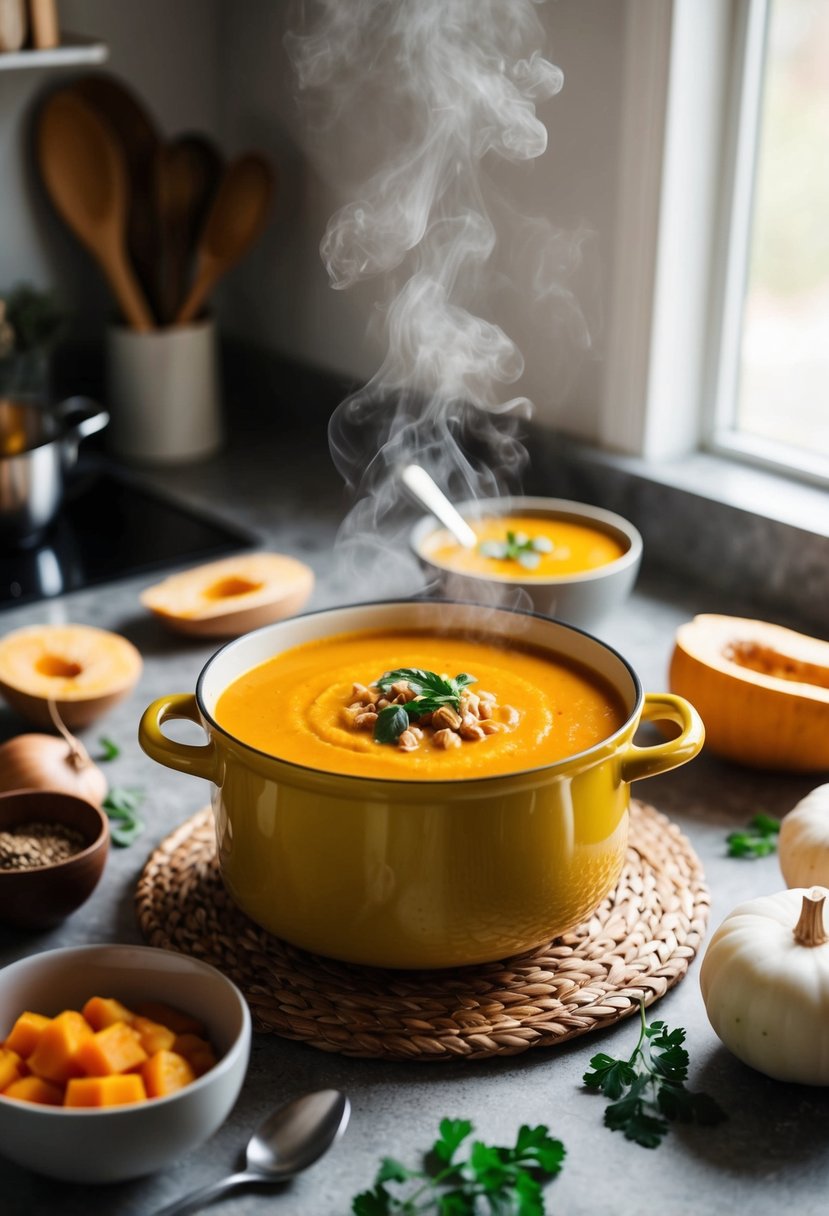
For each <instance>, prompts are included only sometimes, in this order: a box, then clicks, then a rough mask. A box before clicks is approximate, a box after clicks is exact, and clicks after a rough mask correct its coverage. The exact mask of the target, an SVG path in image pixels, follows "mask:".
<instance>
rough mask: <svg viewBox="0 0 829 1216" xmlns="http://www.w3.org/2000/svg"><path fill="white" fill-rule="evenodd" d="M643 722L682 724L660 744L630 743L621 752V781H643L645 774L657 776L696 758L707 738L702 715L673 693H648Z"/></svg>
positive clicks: (643, 710) (646, 775)
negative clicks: (675, 734)
mask: <svg viewBox="0 0 829 1216" xmlns="http://www.w3.org/2000/svg"><path fill="white" fill-rule="evenodd" d="M640 721H641V722H675V723H676V725H677V726H679V727H681V728H682V729H681V731H680V733H679V734H678V735H677V737H676V738H675V739H669V740H668V742H667V743H657V744H654V746H653V747H637V745H636V744H635V743H629V744H628V745H627V749H626V751H625V752H624V753H623V754H622V780H623V781H640V780H641V779H642V778H643V777H655V776H656V775H657V774H658V773H667V772H668V770H669V769H672V768H678V767H679V765H680V764H685V763H686V762H687V761H688V760H693V758H694V756H696V754H697V752H699V751H700V749H701V748H702V745H703V742H704V740H705V727H704V726H703V724H702V718H701V717H700V716H699V714H698V713H697V711H696V710H695V709H694V707H693V705H691V704H690V703H689V702H688V701H686V700H685V698H684V697H677V696H674V694H673V693H669V692H660V693H650V692H649V693H646V694H645V704H644V705H643V706H642V716H641V718H640Z"/></svg>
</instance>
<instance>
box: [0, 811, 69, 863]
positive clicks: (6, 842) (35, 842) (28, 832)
mask: <svg viewBox="0 0 829 1216" xmlns="http://www.w3.org/2000/svg"><path fill="white" fill-rule="evenodd" d="M87 843H88V842H87V841H86V840H85V839H84V837H83V836H82V835H81V833H80V832H77V831H75V829H74V828H69V827H66V826H65V825H64V824H62V823H37V822H35V823H22V824H20V825H19V827H13V828H6V829H5V830H3V831H0V870H35V869H38V868H39V867H40V866H53V865H56V864H57V863H58V862H61V861H66V860H67V859H68V858H69V857H74V856H75V854H76V853H80V852H82V851H83V850H84V849H85V848H86V847H87Z"/></svg>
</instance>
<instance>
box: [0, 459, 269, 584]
mask: <svg viewBox="0 0 829 1216" xmlns="http://www.w3.org/2000/svg"><path fill="white" fill-rule="evenodd" d="M255 544H257V538H256V537H255V536H253V535H251V534H250V533H247V532H244V531H243V530H242V529H240V528H237V527H235V526H234V525H232V524H228V523H225V522H224V521H223V520H221V519H217V518H216V517H212V516H209V515H207V514H204V513H201V512H197V511H195V510H193V509H192V508H190V507H188V506H184V505H182V504H181V503H177V502H175V501H174V500H172V499H170V498H166V497H165V496H164V495H162V494H160V493H158V492H157V491H156V490H153V489H150V488H148V487H146V486H142V485H141V483H140V480H139V479H137V478H133V476H132V475H128V474H124V473H122V472H121V471H120V470H115V469H112V468H107V467H92V468H90V469H87V470H86V471H83V472H79V473H78V474H77V475H76V476H75V477H73V479H72V481H71V483H70V485H69V487H68V490H67V495H66V498H65V500H64V503H63V507H62V510H61V513H60V515H59V517H58V519H57V521H56V522H55V523H54V525H53V526H52V528H51V529H50V530H49V532H48V533H47V534H46V535H45V536H44V537H43V538H42V540H41V541H40V543H39V544H37V545H35V546H33V547H31V548H27V549H17V550H6V551H2V550H0V605H9V604H21V603H25V602H33V601H36V600H42V599H48V598H51V597H52V596H56V595H63V594H64V593H65V592H68V591H78V590H80V589H81V588H84V587H92V586H96V585H98V584H101V583H107V582H111V581H113V580H114V579H118V578H126V577H128V576H130V575H133V574H140V573H143V572H149V571H153V570H161V569H163V568H164V567H166V566H171V565H176V564H182V563H184V562H190V561H192V562H193V563H196V562H199V561H202V560H206V559H208V558H211V557H219V556H221V555H222V554H224V553H230V552H233V551H234V550H237V549H246V548H250V547H251V546H253V545H255Z"/></svg>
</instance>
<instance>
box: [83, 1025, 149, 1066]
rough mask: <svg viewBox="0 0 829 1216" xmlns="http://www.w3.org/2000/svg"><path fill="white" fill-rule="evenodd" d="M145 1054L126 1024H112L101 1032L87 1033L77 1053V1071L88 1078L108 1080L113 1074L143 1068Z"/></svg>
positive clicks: (137, 1039) (134, 1034) (137, 1037)
mask: <svg viewBox="0 0 829 1216" xmlns="http://www.w3.org/2000/svg"><path fill="white" fill-rule="evenodd" d="M146 1059H147V1052H146V1051H145V1050H144V1048H143V1047H142V1046H141V1038H140V1036H139V1034H138V1032H137V1031H136V1030H133V1028H132V1026H128V1025H127V1024H126V1022H113V1023H112V1025H111V1026H105V1027H104V1029H103V1030H96V1031H95V1033H94V1034H93V1033H92V1032H91V1031H90V1034H89V1038H88V1039H86V1040H85V1041H84V1042H83V1043H82V1044H81V1046H80V1048H79V1050H78V1063H79V1065H80V1068H81V1071H83V1072H85V1073H86V1074H87V1076H90V1077H108V1076H111V1075H112V1074H113V1073H118V1072H126V1071H127V1069H128V1068H134V1067H135V1066H136V1064H143V1062H144V1061H145V1060H146Z"/></svg>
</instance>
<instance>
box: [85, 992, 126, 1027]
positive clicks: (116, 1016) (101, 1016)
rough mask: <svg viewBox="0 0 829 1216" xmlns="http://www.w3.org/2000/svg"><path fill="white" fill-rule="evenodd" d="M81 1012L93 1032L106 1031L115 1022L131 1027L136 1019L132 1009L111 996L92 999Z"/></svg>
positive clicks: (93, 997)
mask: <svg viewBox="0 0 829 1216" xmlns="http://www.w3.org/2000/svg"><path fill="white" fill-rule="evenodd" d="M81 1012H82V1013H83V1016H84V1017H85V1018H86V1020H87V1022H89V1025H90V1026H91V1027H92V1029H93V1030H104V1029H105V1028H106V1027H107V1026H111V1025H112V1024H113V1022H126V1023H127V1025H130V1023H131V1022H132V1019H133V1018H134V1017H135V1014H134V1013H133V1012H132V1010H131V1009H127V1007H126V1005H122V1004H121V1002H120V1001H116V1000H115V999H114V997H109V996H92V997H90V998H89V1000H88V1001H87V1002H86V1004H85V1005H84V1007H83V1009H82V1010H81Z"/></svg>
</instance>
